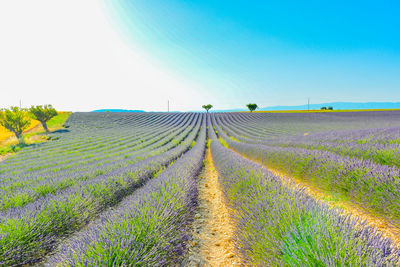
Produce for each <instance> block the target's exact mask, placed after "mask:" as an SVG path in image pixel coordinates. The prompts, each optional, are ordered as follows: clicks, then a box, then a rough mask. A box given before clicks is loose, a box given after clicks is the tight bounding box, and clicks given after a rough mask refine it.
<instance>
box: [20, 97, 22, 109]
mask: <svg viewBox="0 0 400 267" xmlns="http://www.w3.org/2000/svg"><path fill="white" fill-rule="evenodd" d="M19 108H20V109H21V108H22V100H21V99H20V100H19Z"/></svg>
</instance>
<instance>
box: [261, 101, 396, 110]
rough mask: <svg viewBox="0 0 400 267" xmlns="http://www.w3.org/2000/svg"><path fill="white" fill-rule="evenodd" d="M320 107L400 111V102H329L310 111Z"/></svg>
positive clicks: (304, 107)
mask: <svg viewBox="0 0 400 267" xmlns="http://www.w3.org/2000/svg"><path fill="white" fill-rule="evenodd" d="M321 107H333V109H400V102H366V103H357V102H331V103H321V104H310V109H320V108H321ZM306 109H308V105H299V106H273V107H265V108H260V109H259V110H306Z"/></svg>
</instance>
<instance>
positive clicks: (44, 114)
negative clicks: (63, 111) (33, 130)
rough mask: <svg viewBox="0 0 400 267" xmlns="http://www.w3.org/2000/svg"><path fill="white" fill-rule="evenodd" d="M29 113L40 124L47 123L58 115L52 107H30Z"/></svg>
mask: <svg viewBox="0 0 400 267" xmlns="http://www.w3.org/2000/svg"><path fill="white" fill-rule="evenodd" d="M29 112H30V113H31V115H32V116H33V118H34V119H35V120H38V121H40V122H47V121H49V120H50V119H51V118H53V117H55V116H57V114H58V113H57V111H56V110H55V108H53V106H52V105H44V106H32V107H31V108H30V109H29Z"/></svg>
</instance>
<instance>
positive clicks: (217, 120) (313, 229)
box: [0, 111, 400, 266]
mask: <svg viewBox="0 0 400 267" xmlns="http://www.w3.org/2000/svg"><path fill="white" fill-rule="evenodd" d="M50 137H51V139H50V140H49V141H48V142H46V143H40V144H35V145H31V146H28V147H26V148H24V149H23V150H21V151H20V152H18V153H17V154H15V155H13V156H12V157H9V158H7V159H6V160H4V161H2V162H0V266H21V265H35V264H40V265H44V266H181V265H183V266H193V265H197V266H213V265H215V263H214V264H213V261H212V260H210V257H211V258H212V255H208V256H209V258H208V259H207V257H205V256H204V255H203V254H201V253H198V255H195V256H193V255H194V254H193V253H192V252H191V251H192V250H194V248H195V247H196V246H200V248H199V251H203V250H204V251H206V250H208V249H209V248H207V247H205V248H204V246H207V245H204V244H201V242H200V244H198V243H199V242H194V239H193V236H194V234H195V233H196V232H197V233H198V232H200V233H201V231H203V230H204V229H199V228H196V227H194V225H196V224H195V223H194V222H196V221H199V220H203V221H204V220H207V219H204V218H207V217H203V213H202V212H200V210H204V207H201V205H202V204H201V205H200V204H199V198H200V197H201V196H200V194H201V192H200V191H201V190H199V184H200V180H201V179H202V177H201V175H199V174H200V173H201V172H202V170H203V169H204V168H205V165H204V162H203V161H204V158H205V154H206V152H207V151H210V152H211V155H212V161H213V166H214V168H215V171H216V174H217V177H216V179H217V182H218V188H216V190H220V191H222V195H223V203H224V205H226V207H227V208H228V210H229V212H230V214H229V221H230V222H229V223H230V224H231V225H232V227H233V228H234V231H233V234H232V236H228V237H227V240H229V241H227V242H233V247H234V250H233V251H224V252H223V253H221V257H225V258H229V257H232V255H235V257H238V259H240V265H245V266H399V265H400V234H399V233H400V112H399V111H375V112H373V111H371V112H337V113H336V112H330V113H211V114H206V113H109V112H99V113H73V114H72V115H71V116H70V117H69V119H68V121H67V122H66V123H65V129H62V130H58V131H55V132H53V133H51V134H50ZM207 186H208V185H207ZM311 189H312V190H314V191H315V192H318V194H312V193H310V192H311V191H312V190H311ZM212 201H216V200H212ZM212 201H211V202H210V203H211V204H210V205H214V204H215V202H212ZM213 203H214V204H213ZM337 203H340V204H341V205H338V204H337ZM377 221H379V224H378V223H377ZM200 236H201V235H200ZM220 246H221V247H222V249H223V248H224V243H223V242H222V243H221V244H220ZM228 252H229V255H228ZM189 255H191V256H189ZM189 258H190V259H189ZM226 265H227V264H226Z"/></svg>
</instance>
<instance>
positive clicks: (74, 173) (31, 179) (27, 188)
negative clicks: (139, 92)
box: [0, 122, 195, 210]
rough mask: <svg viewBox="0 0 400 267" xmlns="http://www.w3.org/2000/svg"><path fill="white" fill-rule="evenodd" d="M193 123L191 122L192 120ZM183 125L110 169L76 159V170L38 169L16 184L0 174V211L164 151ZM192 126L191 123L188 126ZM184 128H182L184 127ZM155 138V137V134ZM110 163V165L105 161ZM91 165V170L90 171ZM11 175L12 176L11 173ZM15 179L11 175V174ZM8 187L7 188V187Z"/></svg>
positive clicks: (184, 131)
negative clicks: (90, 174)
mask: <svg viewBox="0 0 400 267" xmlns="http://www.w3.org/2000/svg"><path fill="white" fill-rule="evenodd" d="M194 123H195V122H194ZM187 126H188V125H187V124H185V123H184V124H182V125H180V129H179V130H177V131H175V132H172V133H167V134H166V135H163V134H161V136H163V138H162V139H161V140H159V141H157V142H154V143H153V142H152V141H150V142H151V143H152V145H148V146H145V147H144V148H142V149H139V148H141V146H140V147H139V148H137V149H135V150H136V152H134V153H132V152H133V151H131V153H129V154H126V155H125V157H123V159H122V162H123V164H116V163H117V161H116V159H114V161H113V162H112V164H111V168H110V167H109V168H108V170H107V169H105V167H107V166H105V165H104V162H103V166H102V168H101V169H99V168H96V167H97V166H93V164H90V163H88V162H87V161H84V160H80V161H77V162H76V165H77V167H78V168H79V169H76V168H72V166H71V165H69V166H68V168H66V169H65V170H64V171H60V170H59V169H56V170H54V169H53V168H52V169H49V170H48V172H47V173H43V172H41V173H40V175H38V174H32V173H29V175H26V176H25V177H24V178H23V179H18V180H17V182H16V183H7V182H6V181H4V180H5V178H6V177H10V176H8V175H7V176H3V177H2V178H3V179H2V180H3V181H2V183H1V184H2V186H1V187H0V188H1V190H2V191H3V194H2V197H1V201H0V207H1V209H2V210H5V209H7V208H10V207H19V206H23V205H25V204H27V203H29V202H30V201H33V200H35V199H37V198H39V197H41V196H45V195H47V194H49V193H53V192H55V191H57V190H60V189H65V188H66V187H68V186H71V185H72V184H74V183H75V182H76V181H79V180H82V179H83V180H88V179H90V178H94V177H96V176H98V175H100V174H102V173H106V171H111V170H112V169H117V168H121V167H123V166H126V165H129V164H132V163H134V162H136V161H138V160H139V159H144V157H145V156H144V155H143V153H145V154H146V155H147V157H148V156H150V155H151V154H149V153H147V152H148V151H152V150H155V149H157V148H158V149H157V150H155V151H157V153H160V152H162V151H160V150H159V148H163V150H164V151H165V150H167V149H168V148H169V147H171V145H173V144H170V140H172V138H176V139H177V141H179V140H181V139H182V138H184V136H185V135H186V134H187V133H188V132H189V131H190V130H191V127H187ZM192 127H193V126H192ZM185 128H186V129H185ZM157 138H158V137H157ZM108 165H110V164H108ZM93 168H94V170H93ZM88 169H91V170H92V172H93V171H94V173H93V175H92V176H88V173H87V171H86V170H88ZM11 177H12V176H11ZM12 178H13V179H15V178H14V177H12ZM7 189H8V190H7Z"/></svg>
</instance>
